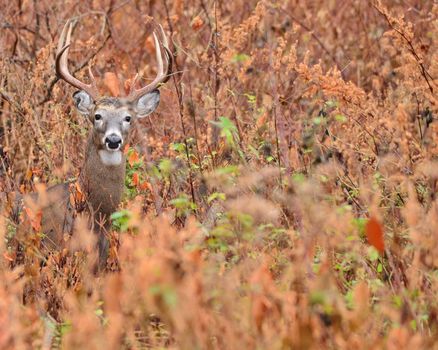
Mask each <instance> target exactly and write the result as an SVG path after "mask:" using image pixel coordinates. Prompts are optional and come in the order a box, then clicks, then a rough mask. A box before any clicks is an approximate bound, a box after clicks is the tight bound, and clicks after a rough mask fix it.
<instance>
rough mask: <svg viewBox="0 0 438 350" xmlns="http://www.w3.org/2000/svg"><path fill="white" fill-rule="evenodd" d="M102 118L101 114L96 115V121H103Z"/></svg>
mask: <svg viewBox="0 0 438 350" xmlns="http://www.w3.org/2000/svg"><path fill="white" fill-rule="evenodd" d="M101 119H102V116H101V115H100V114H95V115H94V120H101Z"/></svg>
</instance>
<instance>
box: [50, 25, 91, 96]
mask: <svg viewBox="0 0 438 350" xmlns="http://www.w3.org/2000/svg"><path fill="white" fill-rule="evenodd" d="M72 30H73V21H72V20H68V21H67V23H66V24H65V26H64V29H63V30H62V33H61V36H60V37H59V41H58V49H57V50H56V73H57V74H58V77H59V78H60V79H64V80H65V81H66V82H67V83H69V84H70V85H72V86H74V87H76V88H78V89H80V90H84V91H85V92H87V93H88V94H89V95H90V96H91V97H92V98H93V99H94V100H96V99H97V98H98V97H99V91H98V90H97V86H96V80H95V78H94V75H93V73H92V71H91V68H88V71H89V73H90V78H91V84H89V85H88V84H85V83H83V82H81V81H80V80H78V79H76V78H75V77H74V76H73V75H72V74H71V73H70V71H69V70H68V62H67V58H68V50H69V48H70V39H71V32H72Z"/></svg>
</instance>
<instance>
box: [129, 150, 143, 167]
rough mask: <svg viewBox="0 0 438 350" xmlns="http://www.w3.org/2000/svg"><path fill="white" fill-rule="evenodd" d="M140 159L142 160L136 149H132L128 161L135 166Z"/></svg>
mask: <svg viewBox="0 0 438 350" xmlns="http://www.w3.org/2000/svg"><path fill="white" fill-rule="evenodd" d="M139 160H140V157H139V155H138V153H137V152H136V151H132V152H131V154H130V155H129V156H128V163H129V165H130V166H133V165H134V164H135V163H137V162H138V161H139Z"/></svg>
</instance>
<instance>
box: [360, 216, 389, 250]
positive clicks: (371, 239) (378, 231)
mask: <svg viewBox="0 0 438 350" xmlns="http://www.w3.org/2000/svg"><path fill="white" fill-rule="evenodd" d="M365 232H366V235H367V239H368V243H369V244H371V245H372V246H373V247H374V248H376V249H377V250H378V251H379V252H380V253H381V254H383V253H384V251H385V242H384V241H383V230H382V226H381V225H380V222H379V221H378V220H377V219H376V218H374V217H370V219H369V220H368V222H367V224H366V226H365Z"/></svg>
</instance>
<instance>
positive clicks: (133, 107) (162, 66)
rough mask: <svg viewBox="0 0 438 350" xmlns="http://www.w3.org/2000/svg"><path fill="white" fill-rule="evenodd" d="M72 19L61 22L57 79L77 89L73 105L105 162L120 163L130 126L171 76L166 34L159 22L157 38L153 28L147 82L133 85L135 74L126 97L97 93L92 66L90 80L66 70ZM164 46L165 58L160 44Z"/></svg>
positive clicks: (152, 103) (146, 112)
mask: <svg viewBox="0 0 438 350" xmlns="http://www.w3.org/2000/svg"><path fill="white" fill-rule="evenodd" d="M72 30H73V21H72V20H69V21H67V23H66V24H65V26H64V29H63V31H62V33H61V36H60V38H59V42H58V49H57V52H56V72H57V74H58V77H59V78H60V79H63V80H65V81H66V82H67V83H69V84H70V85H72V86H74V87H76V88H78V89H79V91H76V92H75V93H74V94H73V100H74V104H75V106H76V109H77V110H78V111H79V113H81V114H82V115H84V116H86V117H88V119H89V120H90V122H91V123H92V125H93V129H92V135H91V138H92V143H93V145H94V146H95V147H96V149H97V151H98V154H99V156H100V159H101V161H102V163H103V164H104V165H107V166H117V165H121V163H122V149H123V146H124V144H125V143H126V141H127V139H128V138H129V133H130V130H131V126H132V123H133V122H134V121H135V120H136V119H137V118H144V117H146V116H148V115H149V114H151V113H152V112H153V111H154V110H155V109H156V108H157V106H158V104H159V102H160V92H159V90H158V88H159V86H160V85H161V84H163V83H165V82H166V81H167V80H169V78H170V73H171V71H172V54H171V51H170V49H169V46H168V41H167V38H166V35H165V34H164V31H163V28H162V27H161V26H160V32H161V33H160V36H161V38H162V41H161V42H160V41H159V40H158V38H157V35H156V33H155V32H154V34H153V35H154V44H155V50H156V57H157V64H158V69H157V76H156V77H155V79H154V80H153V81H152V82H151V83H150V84H148V85H146V86H144V87H142V88H140V89H136V88H135V85H136V82H137V78H138V75H136V77H135V78H134V81H133V83H132V85H131V91H130V94H129V95H128V96H126V97H120V98H116V97H105V96H100V95H99V92H98V89H97V84H96V80H95V78H94V76H93V73H92V71H91V68H90V69H89V73H90V78H91V83H90V84H85V83H83V82H81V81H79V80H78V79H76V78H75V77H74V76H73V75H72V74H71V73H70V71H69V69H68V64H67V58H68V51H69V47H70V39H71V33H72ZM161 45H162V46H163V48H164V56H165V62H164V63H163V57H162V53H161V48H160V46H161Z"/></svg>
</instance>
